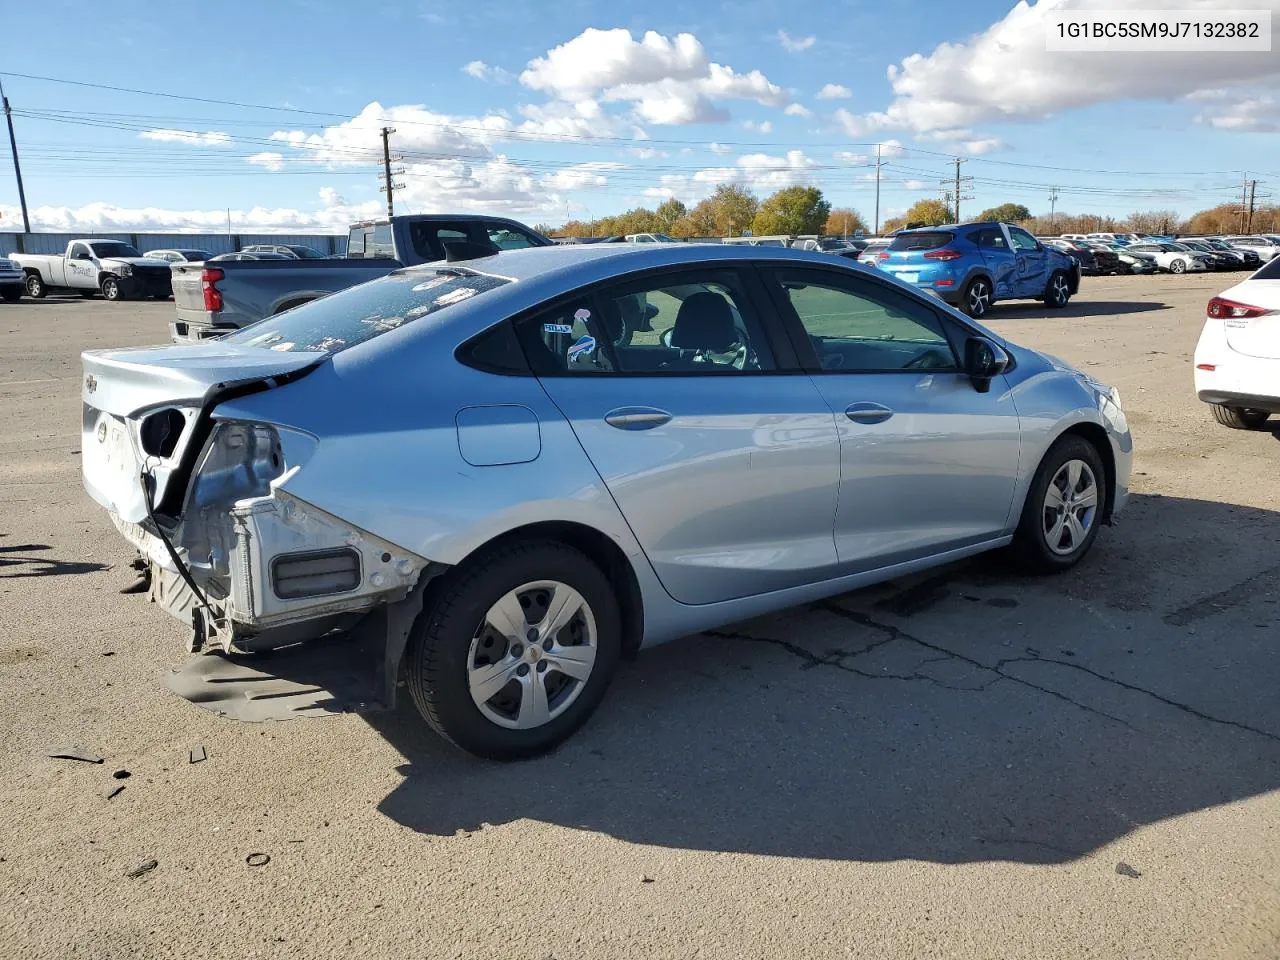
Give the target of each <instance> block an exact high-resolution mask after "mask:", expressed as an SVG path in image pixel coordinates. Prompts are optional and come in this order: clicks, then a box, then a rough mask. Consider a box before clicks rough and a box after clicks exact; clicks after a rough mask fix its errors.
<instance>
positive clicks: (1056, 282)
mask: <svg viewBox="0 0 1280 960" xmlns="http://www.w3.org/2000/svg"><path fill="white" fill-rule="evenodd" d="M1051 289H1052V291H1053V302H1054V303H1056V304H1058V305H1062V304H1064V303H1066V302H1067V298H1068V297H1070V296H1071V290H1070V288H1069V287H1068V285H1067V278H1066V277H1064V276H1063V275H1062V274H1058V275H1057V276H1055V277H1054V278H1053V284H1052V285H1051Z"/></svg>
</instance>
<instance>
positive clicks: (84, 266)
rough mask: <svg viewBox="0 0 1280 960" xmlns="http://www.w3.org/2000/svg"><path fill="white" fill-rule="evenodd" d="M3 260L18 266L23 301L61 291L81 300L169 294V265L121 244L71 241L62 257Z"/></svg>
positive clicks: (22, 255)
mask: <svg viewBox="0 0 1280 960" xmlns="http://www.w3.org/2000/svg"><path fill="white" fill-rule="evenodd" d="M8 259H10V260H13V261H15V262H16V263H17V264H18V265H19V266H21V267H22V272H23V273H24V274H26V287H27V296H29V297H32V298H34V299H37V300H38V299H39V298H41V297H43V296H45V295H46V294H48V293H52V292H55V291H66V290H69V291H75V292H76V293H79V294H80V295H81V296H82V297H91V296H93V295H94V294H95V293H101V294H102V295H103V296H104V297H105V298H106V299H108V300H129V299H134V298H143V297H155V298H156V299H157V300H163V299H165V298H166V297H169V296H171V295H172V293H173V284H172V279H171V275H170V270H169V264H168V263H167V262H166V261H163V260H156V259H154V258H147V257H144V256H143V255H142V254H140V253H139V252H138V251H137V250H135V249H134V248H133V247H132V246H130V245H129V244H127V243H124V242H122V241H120V240H72V241H71V242H70V243H68V244H67V252H66V253H65V254H62V255H61V256H58V255H57V254H38V253H11V254H9V257H8Z"/></svg>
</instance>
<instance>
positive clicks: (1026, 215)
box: [974, 203, 1031, 223]
mask: <svg viewBox="0 0 1280 960" xmlns="http://www.w3.org/2000/svg"><path fill="white" fill-rule="evenodd" d="M974 219H976V220H999V221H1000V222H1001V223H1022V221H1024V220H1030V219H1031V211H1030V210H1028V209H1027V208H1026V207H1024V206H1023V205H1022V204H1020V203H1002V204H1000V206H998V207H988V208H987V209H986V210H983V211H982V212H981V213H980V214H978V216H977V217H975V218H974Z"/></svg>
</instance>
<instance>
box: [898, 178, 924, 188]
mask: <svg viewBox="0 0 1280 960" xmlns="http://www.w3.org/2000/svg"><path fill="white" fill-rule="evenodd" d="M902 186H903V188H904V189H906V190H924V189H925V188H926V186H927V184H926V183H925V182H924V181H923V180H903V181H902Z"/></svg>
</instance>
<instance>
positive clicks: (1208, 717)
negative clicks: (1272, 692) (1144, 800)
mask: <svg viewBox="0 0 1280 960" xmlns="http://www.w3.org/2000/svg"><path fill="white" fill-rule="evenodd" d="M1277 569H1280V568H1277ZM1209 599H1210V600H1211V599H1213V598H1209ZM1202 602H1203V601H1202ZM813 607H814V609H818V610H822V611H825V612H826V613H831V614H835V615H836V616H840V617H844V618H845V619H846V620H851V621H853V622H854V623H856V624H858V625H859V626H862V627H866V628H867V629H869V630H877V631H879V632H880V633H883V634H885V639H884V640H882V641H879V642H877V643H872V644H869V645H868V646H867V647H865V648H864V649H862V650H860V651H858V653H857V654H853V655H854V656H856V655H858V654H861V653H866V652H868V651H870V650H874V649H876V648H877V647H881V646H884V644H886V643H891V642H893V641H894V640H905V641H907V642H908V643H914V644H917V645H919V646H922V647H924V648H926V649H928V650H933V651H935V652H936V653H938V654H940V656H938V657H935V658H934V659H932V660H925V661H922V662H920V663H918V664H917V665H916V667H917V670H918V669H919V668H920V667H922V666H924V665H925V664H926V663H935V662H938V661H941V660H947V659H953V658H954V659H956V660H959V661H961V662H963V663H967V664H969V665H970V666H973V667H976V668H977V669H979V670H982V671H985V672H988V673H994V674H996V679H995V680H992V681H991V682H990V683H987V684H984V685H982V686H981V687H954V686H951V685H950V684H946V683H942V682H941V681H939V680H936V679H934V678H933V677H928V676H924V675H923V674H919V673H912V674H906V675H904V674H874V673H868V672H867V671H865V670H858V669H857V668H854V667H849V666H847V665H845V664H843V663H840V662H839V661H838V660H832V659H830V658H826V659H824V658H820V657H818V656H816V655H815V654H813V653H811V652H810V651H808V650H805V649H804V648H803V647H800V646H797V645H796V644H793V643H789V642H788V641H785V640H774V639H770V638H765V637H752V636H748V635H745V634H730V633H720V634H713V635H715V636H725V637H730V638H734V639H743V640H752V641H755V642H759V643H772V644H774V645H775V646H780V647H782V648H783V649H785V650H787V651H788V652H790V653H792V654H794V655H795V656H798V657H800V658H801V659H803V660H805V661H806V662H807V663H808V665H810V666H815V667H816V666H834V667H837V668H839V669H841V670H845V671H847V672H849V673H854V674H857V675H858V676H863V677H868V678H869V679H879V678H887V679H897V680H916V679H920V680H927V681H929V682H930V683H933V684H934V685H935V686H939V687H942V688H943V689H947V690H974V691H977V692H983V691H986V690H988V689H990V688H991V687H992V686H994V685H995V684H996V683H998V682H999V681H1000V680H1009V681H1011V682H1013V683H1016V684H1019V685H1021V686H1024V687H1028V688H1030V689H1032V690H1035V691H1037V692H1039V693H1043V694H1046V695H1048V696H1050V697H1054V698H1056V699H1058V700H1062V701H1064V702H1066V703H1069V704H1071V705H1072V706H1074V707H1077V708H1079V709H1081V710H1084V711H1086V712H1087V713H1092V714H1096V715H1097V716H1100V717H1105V718H1106V719H1108V720H1114V721H1115V722H1116V723H1118V724H1120V725H1121V726H1123V727H1125V728H1126V729H1129V730H1133V731H1134V732H1135V733H1136V732H1138V731H1137V728H1135V727H1134V726H1133V725H1132V724H1130V723H1129V722H1128V721H1127V720H1124V719H1123V718H1121V717H1117V716H1115V715H1113V714H1110V713H1107V712H1106V711H1105V710H1098V709H1097V708H1095V707H1091V706H1089V705H1088V704H1085V703H1081V702H1080V701H1078V700H1075V699H1073V698H1071V697H1069V696H1067V695H1066V694H1064V693H1060V692H1059V691H1057V690H1052V689H1050V688H1048V687H1043V686H1041V685H1040V684H1037V683H1032V682H1031V681H1030V680H1024V679H1023V678H1021V677H1017V676H1014V675H1012V674H1010V673H1007V672H1005V669H1004V668H1005V667H1006V666H1008V665H1009V664H1012V663H1052V664H1055V665H1057V666H1060V667H1067V668H1069V669H1072V670H1077V671H1079V672H1081V673H1084V674H1087V675H1088V676H1091V677H1093V678H1095V679H1097V680H1101V681H1103V682H1104V683H1110V684H1114V685H1115V686H1117V687H1120V688H1121V689H1123V690H1129V691H1130V692H1133V693H1141V694H1145V695H1146V696H1148V697H1150V698H1151V699H1153V700H1155V701H1157V702H1159V703H1163V704H1165V705H1166V706H1169V707H1173V708H1174V709H1175V710H1178V711H1181V712H1182V713H1185V714H1187V715H1189V716H1192V717H1195V718H1196V719H1198V720H1203V721H1205V722H1206V723H1213V724H1218V725H1220V726H1224V727H1232V728H1234V729H1236V730H1244V731H1246V732H1248V733H1253V734H1256V735H1257V736H1260V737H1265V738H1266V739H1268V740H1273V741H1276V742H1280V734H1275V733H1272V732H1271V731H1269V730H1264V729H1262V728H1261V727H1255V726H1252V725H1250V724H1247V723H1243V722H1241V721H1239V720H1224V719H1222V718H1221V717H1215V716H1213V715H1212V714H1209V713H1205V712H1204V711H1203V710H1197V709H1196V708H1195V707H1192V706H1189V705H1187V704H1185V703H1180V702H1178V701H1177V700H1172V699H1170V698H1169V697H1166V696H1163V695H1161V694H1158V693H1155V692H1154V691H1151V690H1148V689H1146V688H1145V687H1140V686H1138V685H1137V684H1133V683H1128V682H1127V681H1124V680H1119V679H1117V678H1115V677H1108V676H1106V675H1105V674H1102V673H1099V672H1098V671H1096V670H1092V669H1090V668H1089V667H1086V666H1084V665H1082V664H1079V663H1074V662H1071V661H1067V660H1056V659H1054V658H1052V657H1041V656H1031V657H1007V658H1005V659H1002V660H998V661H996V664H995V666H994V667H992V666H988V665H987V664H985V663H983V662H982V661H980V660H975V659H974V658H973V657H969V656H965V655H964V654H962V653H957V652H956V651H954V650H950V649H948V648H946V647H943V646H940V645H939V644H936V643H930V642H929V641H928V640H921V639H920V638H919V637H916V636H913V635H912V634H909V633H907V632H906V631H905V630H903V629H902V628H900V627H895V626H894V625H893V624H890V623H881V622H880V621H878V620H875V619H873V618H872V617H870V616H868V615H867V614H865V613H861V612H860V611H857V610H850V609H848V608H847V607H842V606H839V605H838V604H835V603H831V602H829V601H828V602H824V603H818V604H814V605H813Z"/></svg>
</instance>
